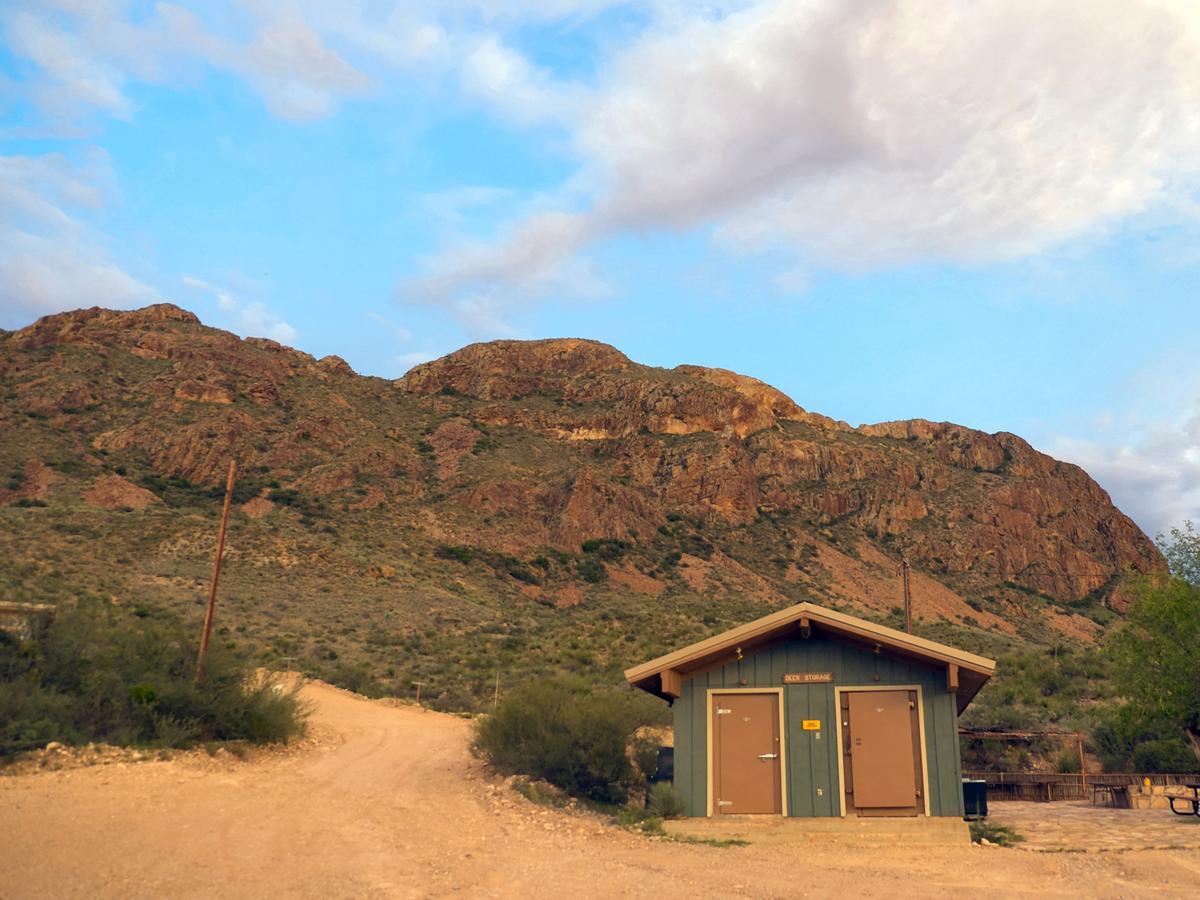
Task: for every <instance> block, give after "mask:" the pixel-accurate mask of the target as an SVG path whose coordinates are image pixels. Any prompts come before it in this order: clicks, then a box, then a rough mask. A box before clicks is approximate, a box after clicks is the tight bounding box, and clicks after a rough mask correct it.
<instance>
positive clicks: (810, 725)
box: [804, 719, 821, 731]
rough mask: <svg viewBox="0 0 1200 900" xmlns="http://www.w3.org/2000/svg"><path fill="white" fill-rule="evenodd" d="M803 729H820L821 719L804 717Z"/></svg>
mask: <svg viewBox="0 0 1200 900" xmlns="http://www.w3.org/2000/svg"><path fill="white" fill-rule="evenodd" d="M804 730H805V731H820V730H821V720H820V719H805V720H804Z"/></svg>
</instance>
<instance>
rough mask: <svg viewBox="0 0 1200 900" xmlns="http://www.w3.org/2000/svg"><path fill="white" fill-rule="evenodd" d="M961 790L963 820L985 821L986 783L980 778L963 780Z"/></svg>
mask: <svg viewBox="0 0 1200 900" xmlns="http://www.w3.org/2000/svg"><path fill="white" fill-rule="evenodd" d="M962 790H963V811H964V815H963V818H964V819H986V818H987V814H988V810H987V782H986V781H984V780H983V779H982V778H964V779H963V783H962Z"/></svg>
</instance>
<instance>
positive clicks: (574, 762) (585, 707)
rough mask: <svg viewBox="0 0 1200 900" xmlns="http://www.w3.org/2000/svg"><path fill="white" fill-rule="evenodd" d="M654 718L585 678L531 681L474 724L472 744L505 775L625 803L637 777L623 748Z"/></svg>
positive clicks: (626, 698) (632, 701)
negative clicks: (592, 687)
mask: <svg viewBox="0 0 1200 900" xmlns="http://www.w3.org/2000/svg"><path fill="white" fill-rule="evenodd" d="M651 718H652V716H650V715H648V714H647V709H646V708H645V707H644V706H642V705H641V704H640V703H638V702H637V701H635V699H634V698H633V697H632V696H630V695H628V694H623V693H618V692H616V691H591V690H588V689H587V688H586V687H585V686H584V684H583V683H582V682H575V681H569V680H566V679H554V680H545V681H539V682H535V683H533V684H531V685H529V686H527V687H525V688H523V689H521V690H519V691H517V692H516V693H513V694H510V695H509V696H508V697H506V698H505V699H504V700H502V701H501V702H500V705H499V706H497V707H496V709H495V711H494V712H492V713H491V714H490V715H488V716H486V717H484V718H483V719H481V720H480V721H479V724H478V725H477V727H476V734H475V749H476V751H477V752H478V753H480V754H481V755H483V756H484V757H485V758H486V759H487V760H488V762H490V763H491V764H492V765H493V766H494V767H495V768H497V769H498V770H500V771H501V772H504V773H505V774H510V775H511V774H521V775H529V776H531V777H533V778H541V779H543V780H545V781H548V782H550V783H551V784H553V785H556V786H557V787H560V788H562V789H563V790H565V791H567V792H568V793H571V794H574V795H575V796H578V797H584V798H587V799H589V800H597V801H600V802H603V803H623V802H624V801H625V800H626V799H627V797H628V794H629V787H630V785H631V784H632V782H633V781H634V779H635V777H636V776H635V773H634V771H633V766H632V765H631V764H630V761H629V757H628V756H627V755H626V752H625V748H626V746H627V745H628V743H629V739H630V736H631V735H632V734H633V732H634V731H635V730H636V729H637V728H639V727H640V726H642V725H644V724H648V721H649V720H650V719H651Z"/></svg>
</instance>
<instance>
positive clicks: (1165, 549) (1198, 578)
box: [1156, 521, 1200, 587]
mask: <svg viewBox="0 0 1200 900" xmlns="http://www.w3.org/2000/svg"><path fill="white" fill-rule="evenodd" d="M1156 543H1157V544H1158V549H1160V550H1161V551H1162V553H1163V556H1165V557H1166V558H1167V565H1169V566H1170V567H1171V574H1172V575H1174V576H1175V577H1176V578H1182V579H1183V580H1184V581H1186V582H1187V583H1188V584H1190V585H1194V586H1196V587H1200V531H1196V529H1195V528H1194V527H1193V525H1192V523H1191V522H1190V521H1185V522H1184V523H1183V527H1182V528H1172V529H1171V534H1170V537H1167V536H1165V535H1161V534H1160V535H1159V536H1158V540H1157V541H1156Z"/></svg>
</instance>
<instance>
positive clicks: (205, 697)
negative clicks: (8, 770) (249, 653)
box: [0, 600, 305, 756]
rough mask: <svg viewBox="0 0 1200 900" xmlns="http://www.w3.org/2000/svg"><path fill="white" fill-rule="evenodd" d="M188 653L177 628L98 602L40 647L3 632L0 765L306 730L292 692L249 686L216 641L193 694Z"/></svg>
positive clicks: (59, 626)
mask: <svg viewBox="0 0 1200 900" xmlns="http://www.w3.org/2000/svg"><path fill="white" fill-rule="evenodd" d="M138 613H140V615H139V614H138ZM195 654H196V645H195V636H194V635H190V634H186V633H185V632H184V631H183V629H182V627H181V626H180V624H179V623H178V622H176V621H175V620H173V619H168V618H166V617H165V616H163V615H162V614H157V613H153V612H151V611H149V610H147V609H145V608H140V609H139V610H138V611H137V612H129V611H126V610H123V609H121V608H120V607H117V606H114V605H112V604H110V603H107V602H104V601H100V600H88V601H81V602H80V603H78V604H77V605H75V606H74V607H71V608H68V609H65V610H63V611H61V612H60V614H59V616H58V618H57V619H56V620H55V621H54V622H53V623H52V624H51V625H50V627H49V629H48V630H47V632H46V635H45V637H44V638H43V639H42V640H38V641H23V642H18V641H17V640H16V639H14V638H13V637H11V636H10V635H8V634H7V633H3V632H0V756H3V755H6V754H10V753H15V752H19V751H22V750H29V749H33V748H35V747H39V746H42V745H43V744H45V743H47V742H48V741H61V742H63V743H84V742H88V741H103V742H106V743H111V744H143V745H151V746H160V747H180V746H190V745H192V744H194V743H196V742H199V741H222V740H249V741H254V742H268V741H279V740H287V739H289V738H291V737H294V736H296V735H298V734H299V733H300V732H301V731H302V730H303V727H304V714H305V713H304V710H303V708H302V704H301V702H300V700H299V698H298V697H297V696H296V693H295V692H294V691H291V692H284V691H281V690H279V689H278V688H277V686H276V685H275V684H274V683H272V682H270V681H266V682H256V681H255V680H254V679H253V678H252V673H251V672H250V670H249V669H248V668H247V667H246V666H245V665H244V664H243V663H241V662H239V661H238V660H236V659H235V658H234V657H233V656H232V654H231V653H230V652H229V651H228V650H227V649H226V648H225V647H224V646H222V645H221V644H220V643H219V642H218V643H214V644H213V645H212V648H211V650H210V653H209V657H208V660H207V664H206V677H205V680H204V681H203V682H202V683H201V684H199V685H197V684H195V683H193V673H194V667H195V660H196V657H195Z"/></svg>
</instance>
